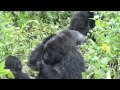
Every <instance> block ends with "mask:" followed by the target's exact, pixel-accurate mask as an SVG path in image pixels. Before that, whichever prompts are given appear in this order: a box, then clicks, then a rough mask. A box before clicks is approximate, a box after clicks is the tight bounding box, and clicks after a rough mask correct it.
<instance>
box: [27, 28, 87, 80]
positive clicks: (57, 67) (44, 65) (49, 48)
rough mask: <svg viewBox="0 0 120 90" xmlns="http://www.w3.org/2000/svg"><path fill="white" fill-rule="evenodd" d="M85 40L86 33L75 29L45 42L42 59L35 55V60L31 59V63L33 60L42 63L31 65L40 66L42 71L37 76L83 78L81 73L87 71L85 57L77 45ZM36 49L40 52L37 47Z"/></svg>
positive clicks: (42, 77) (40, 77)
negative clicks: (83, 33)
mask: <svg viewBox="0 0 120 90" xmlns="http://www.w3.org/2000/svg"><path fill="white" fill-rule="evenodd" d="M83 42H84V35H82V34H80V33H79V32H77V31H73V30H65V31H62V32H60V33H58V34H57V35H55V36H54V37H52V38H51V39H49V40H48V41H47V42H46V43H44V45H43V48H44V51H45V53H44V57H43V56H42V57H43V58H42V60H41V59H40V58H36V56H35V57H34V56H33V57H34V60H32V59H31V58H30V60H29V63H31V60H32V61H35V62H36V61H37V62H41V63H39V64H38V66H37V65H36V64H34V63H31V64H29V66H30V67H33V66H31V65H34V66H36V67H39V68H38V69H39V71H40V72H39V75H38V76H37V78H39V79H81V78H82V75H81V73H82V72H84V71H85V67H84V61H83V57H82V56H81V54H80V53H79V52H78V51H77V48H76V45H77V44H81V43H83ZM38 47H41V46H37V48H38ZM36 51H37V52H40V51H39V50H37V49H36ZM34 53H35V52H34ZM38 56H39V55H38ZM30 57H31V56H30ZM35 58H36V59H35Z"/></svg>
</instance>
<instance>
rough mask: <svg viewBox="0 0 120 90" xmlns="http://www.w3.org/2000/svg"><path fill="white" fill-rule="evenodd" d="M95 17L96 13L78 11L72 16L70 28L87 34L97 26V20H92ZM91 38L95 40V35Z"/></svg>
mask: <svg viewBox="0 0 120 90" xmlns="http://www.w3.org/2000/svg"><path fill="white" fill-rule="evenodd" d="M93 17H94V13H93V12H90V11H77V12H75V14H74V15H73V16H72V18H71V22H70V26H69V28H68V30H76V31H79V32H80V33H82V34H84V35H85V36H87V33H89V30H90V29H92V28H94V27H95V20H92V19H91V18H93ZM90 38H92V39H93V41H95V38H94V37H91V35H90Z"/></svg>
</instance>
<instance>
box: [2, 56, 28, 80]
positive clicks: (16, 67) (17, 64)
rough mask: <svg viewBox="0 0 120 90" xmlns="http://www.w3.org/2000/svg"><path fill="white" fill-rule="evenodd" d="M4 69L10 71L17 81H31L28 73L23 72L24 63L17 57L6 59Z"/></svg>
mask: <svg viewBox="0 0 120 90" xmlns="http://www.w3.org/2000/svg"><path fill="white" fill-rule="evenodd" d="M4 69H10V71H11V72H12V73H13V75H14V77H15V79H30V77H29V76H28V74H27V73H24V72H22V63H21V61H20V60H19V59H18V58H17V57H15V56H9V57H7V58H6V60H5V67H4Z"/></svg>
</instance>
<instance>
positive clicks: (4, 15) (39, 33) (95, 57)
mask: <svg viewBox="0 0 120 90" xmlns="http://www.w3.org/2000/svg"><path fill="white" fill-rule="evenodd" d="M95 13H96V14H95V18H94V19H95V20H96V27H95V28H94V29H93V30H91V32H92V35H93V36H95V37H96V40H97V41H96V42H95V43H94V42H93V41H92V40H91V39H89V40H88V42H87V43H85V44H84V45H81V48H80V52H81V53H82V54H83V56H84V59H85V65H86V73H83V78H87V79H101V78H102V79H106V78H113V79H120V40H119V39H120V29H119V28H120V23H119V22H120V12H118V11H95ZM72 14H73V11H39V12H37V11H1V12H0V16H1V17H0V23H1V24H0V78H2V79H6V78H8V77H10V78H14V77H13V74H12V73H11V72H10V71H9V70H6V69H4V60H5V58H6V57H7V56H9V55H14V56H17V57H18V58H19V59H20V60H22V63H23V69H24V70H25V71H26V72H28V73H29V74H30V75H31V76H33V77H34V76H35V75H36V72H34V71H32V70H30V69H29V68H28V67H27V61H28V57H29V54H30V52H31V51H32V50H33V49H34V48H35V47H36V45H37V44H38V43H40V42H41V41H42V40H43V39H44V38H45V37H47V36H49V35H50V34H52V33H55V32H58V31H61V30H63V29H64V28H67V27H68V26H69V24H70V23H69V22H70V18H71V16H72ZM103 15H104V18H103V17H102V16H103ZM101 18H102V20H101ZM88 35H89V34H88Z"/></svg>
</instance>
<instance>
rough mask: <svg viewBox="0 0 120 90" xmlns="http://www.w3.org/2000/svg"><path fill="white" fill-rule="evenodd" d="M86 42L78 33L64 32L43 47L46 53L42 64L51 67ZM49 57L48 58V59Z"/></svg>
mask: <svg viewBox="0 0 120 90" xmlns="http://www.w3.org/2000/svg"><path fill="white" fill-rule="evenodd" d="M85 41H86V39H85V36H84V35H83V34H81V33H79V32H78V31H73V30H64V31H62V32H60V33H58V34H57V35H56V36H54V37H53V38H51V39H50V40H49V41H47V42H46V43H45V45H44V49H45V51H46V53H45V55H44V62H45V63H46V64H48V65H53V64H56V63H58V62H60V61H61V60H62V59H61V58H62V57H63V55H66V54H67V53H68V52H69V51H71V50H73V48H76V46H77V45H79V44H82V43H84V42H85ZM48 57H49V58H48Z"/></svg>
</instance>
